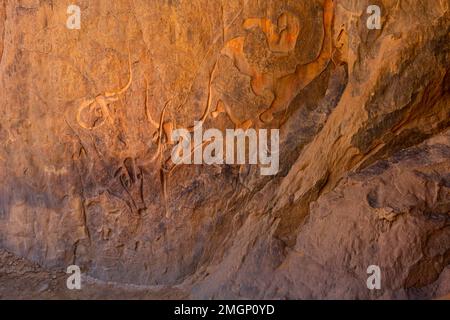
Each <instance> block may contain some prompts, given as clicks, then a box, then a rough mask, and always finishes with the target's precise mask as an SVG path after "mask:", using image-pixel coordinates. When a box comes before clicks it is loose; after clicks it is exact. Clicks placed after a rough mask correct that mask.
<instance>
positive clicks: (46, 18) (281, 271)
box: [0, 0, 450, 299]
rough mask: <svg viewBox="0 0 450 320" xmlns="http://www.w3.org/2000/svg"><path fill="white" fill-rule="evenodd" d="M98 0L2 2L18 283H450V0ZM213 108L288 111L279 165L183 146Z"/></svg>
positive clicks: (291, 294) (60, 293) (407, 293)
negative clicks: (178, 155)
mask: <svg viewBox="0 0 450 320" xmlns="http://www.w3.org/2000/svg"><path fill="white" fill-rule="evenodd" d="M77 3H78V9H79V10H80V13H81V20H80V25H79V28H75V29H74V28H71V27H70V26H71V25H70V24H68V23H67V22H68V18H69V14H68V4H69V3H67V1H62V0H61V1H59V0H58V1H55V0H0V119H1V121H0V248H2V249H5V250H6V251H8V252H10V253H11V254H14V256H11V255H9V254H7V253H5V252H3V253H2V264H1V265H0V268H1V270H3V271H2V273H1V275H0V276H1V279H0V292H1V294H2V296H3V297H5V298H7V297H19V298H20V297H31V298H38V297H49V298H58V297H60V298H72V297H73V298H79V297H86V298H92V299H95V298H117V297H122V296H123V297H127V298H128V297H130V298H132V297H136V298H157V297H190V298H205V299H220V298H238V299H240V298H249V299H260V298H266V299H270V298H273V299H306V298H310V299H331V298H342V299H416V298H426V299H433V298H439V297H442V296H445V295H447V294H448V293H449V292H450V288H449V285H450V280H449V272H448V266H449V263H450V213H449V212H450V133H449V128H450V3H449V1H448V0H433V1H429V0H373V1H372V0H307V1H306V0H305V1H298V0H283V1H280V0H264V1H262V0H152V1H149V0H115V1H111V0H95V1H93V0H79V1H77ZM369 5H377V6H378V8H379V13H380V25H379V28H372V27H368V26H370V24H368V21H369V19H370V18H371V13H368V11H367V10H368V7H369ZM68 26H69V27H68ZM196 121H202V122H203V126H204V128H205V129H206V128H211V129H216V130H218V131H219V132H220V133H222V134H223V133H225V132H226V130H227V129H253V130H255V131H256V130H257V131H260V130H263V129H265V130H272V129H274V130H275V129H278V130H279V137H280V141H279V152H274V155H279V170H278V172H277V173H276V174H275V175H272V176H264V175H261V169H262V168H263V167H264V165H263V164H262V163H261V161H259V164H258V165H253V164H249V163H246V164H230V163H229V164H223V165H222V164H220V165H219V164H216V165H207V164H206V163H203V164H202V165H189V164H184V165H179V164H177V163H175V162H174V161H173V159H172V158H171V154H172V150H173V148H174V146H175V142H176V141H173V139H172V133H173V132H174V130H175V129H186V130H187V131H188V132H189V133H190V134H191V135H193V134H192V132H191V131H192V126H193V125H194V124H195V123H196ZM216 132H217V131H216ZM260 132H262V131H260ZM206 146H208V147H209V146H210V145H206V144H205V145H204V147H206ZM243 149H245V148H241V150H243ZM188 151H192V152H194V150H192V149H189V150H188ZM217 151H219V150H217ZM264 151H266V150H264ZM187 153H188V154H189V152H187ZM215 155H217V156H218V155H220V152H217V153H215ZM219 160H224V159H219ZM260 160H261V159H260ZM15 257H23V258H24V259H26V260H21V259H19V258H15ZM27 261H29V262H27ZM31 261H32V262H31ZM35 263H37V264H39V265H40V266H42V268H41V267H38V265H36V264H35ZM73 264H76V265H78V266H79V267H80V268H81V269H82V270H83V271H84V273H85V274H86V276H89V277H91V278H86V279H98V280H96V281H93V280H92V282H89V281H91V280H89V281H86V290H85V291H83V292H67V291H66V289H65V286H64V278H65V274H64V273H57V272H56V273H54V272H51V271H46V270H62V271H64V270H66V268H67V266H69V265H73ZM371 265H376V266H378V267H379V268H380V270H381V288H380V290H375V291H371V290H369V289H368V287H367V284H366V280H367V277H368V275H367V268H368V266H371ZM100 281H103V282H100ZM132 285H134V286H137V287H133V286H132ZM131 288H138V289H136V290H135V289H131ZM139 288H144V289H142V290H141V289H139ZM155 288H182V289H178V290H175V289H170V290H165V289H160V290H155ZM107 289H108V290H107ZM109 289H111V290H109Z"/></svg>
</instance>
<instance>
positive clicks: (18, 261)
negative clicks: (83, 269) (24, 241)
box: [0, 250, 188, 300]
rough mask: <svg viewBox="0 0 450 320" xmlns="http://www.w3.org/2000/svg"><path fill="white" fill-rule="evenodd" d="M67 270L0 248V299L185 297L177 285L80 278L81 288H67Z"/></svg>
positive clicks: (155, 298) (158, 298)
mask: <svg viewBox="0 0 450 320" xmlns="http://www.w3.org/2000/svg"><path fill="white" fill-rule="evenodd" d="M68 276H69V275H67V274H66V273H64V272H62V271H60V272H58V271H50V270H47V269H45V268H43V267H41V266H39V265H38V264H36V263H33V262H30V261H27V260H26V259H23V258H18V257H17V256H15V255H13V254H11V253H9V252H7V251H5V250H0V299H5V300H9V299H19V300H22V299H27V300H29V299H34V300H42V299H50V300H51V299H58V300H61V299H62V300H68V299H70V300H72V299H75V300H77V299H83V300H92V299H98V300H108V299H121V300H122V299H125V300H127V299H139V300H161V299H185V298H186V297H187V296H188V295H187V294H186V293H185V292H183V291H182V290H180V289H177V288H170V289H164V288H155V287H153V288H152V287H144V286H142V287H138V286H133V285H125V284H108V283H105V282H102V281H99V280H95V279H92V278H90V277H82V287H81V290H69V289H67V285H66V281H67V277H68Z"/></svg>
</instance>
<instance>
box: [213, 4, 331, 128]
mask: <svg viewBox="0 0 450 320" xmlns="http://www.w3.org/2000/svg"><path fill="white" fill-rule="evenodd" d="M333 20H334V0H325V2H324V6H323V24H324V26H323V27H324V37H323V42H322V47H321V51H320V53H319V55H318V56H317V58H316V59H315V60H314V61H312V62H310V63H307V64H304V65H297V67H296V69H295V72H294V73H291V74H287V75H285V76H282V77H279V78H277V79H275V78H274V75H273V74H270V73H263V72H260V71H259V70H258V68H257V67H255V66H253V65H251V64H250V63H249V62H248V60H247V58H246V57H245V54H244V50H243V48H244V43H245V37H237V38H234V39H232V40H230V41H229V42H228V43H227V44H226V46H225V47H224V49H223V50H222V54H223V55H225V56H227V57H229V58H230V59H232V60H233V62H234V65H235V66H236V68H237V69H238V70H239V72H241V73H242V74H244V75H247V76H249V77H250V78H251V80H250V83H251V87H252V90H253V92H254V93H255V95H257V96H261V95H262V94H263V93H264V91H265V90H269V91H270V92H272V93H273V95H274V99H273V101H272V103H271V105H270V107H269V108H267V109H266V110H264V111H263V112H262V113H261V114H260V115H259V120H261V121H262V122H263V123H270V122H272V121H273V119H274V117H273V114H274V113H277V112H279V111H282V110H285V109H286V108H287V107H288V106H289V104H290V103H291V102H292V100H293V99H294V98H295V96H297V95H298V94H299V93H300V91H301V90H303V89H304V88H305V87H306V86H308V85H309V84H310V83H311V82H312V81H313V80H314V79H315V78H317V76H319V75H320V74H321V73H322V72H323V71H324V70H325V69H326V67H327V66H328V64H329V62H330V61H331V58H332V52H333V39H332V27H333ZM255 26H259V27H262V28H265V29H266V31H265V33H266V34H269V36H270V34H274V35H273V36H271V37H272V38H273V41H269V40H268V43H269V47H270V46H271V45H272V46H274V45H276V43H277V41H280V36H279V35H278V36H276V33H275V31H274V29H275V26H273V25H272V26H271V25H270V24H269V22H267V19H266V20H264V19H262V20H261V19H259V20H258V19H256V20H255V19H250V20H247V21H246V22H245V23H244V27H246V28H247V29H249V28H253V27H255ZM263 31H264V30H263ZM271 43H272V44H271ZM278 43H279V42H278ZM290 45H291V46H292V43H291V44H290ZM289 48H290V47H289ZM285 51H286V50H285Z"/></svg>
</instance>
